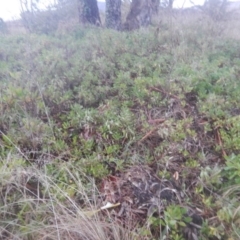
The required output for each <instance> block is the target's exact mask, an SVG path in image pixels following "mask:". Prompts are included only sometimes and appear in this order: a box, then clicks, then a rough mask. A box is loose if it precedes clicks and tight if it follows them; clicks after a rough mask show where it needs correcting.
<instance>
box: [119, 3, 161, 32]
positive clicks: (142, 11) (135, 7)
mask: <svg viewBox="0 0 240 240" xmlns="http://www.w3.org/2000/svg"><path fill="white" fill-rule="evenodd" d="M157 2H159V1H157V0H132V2H131V5H130V11H129V13H128V15H127V18H126V22H125V23H124V27H123V28H124V29H125V30H134V29H138V28H140V27H146V26H148V25H150V24H151V20H152V14H153V12H154V11H156V9H155V7H156V4H157Z"/></svg>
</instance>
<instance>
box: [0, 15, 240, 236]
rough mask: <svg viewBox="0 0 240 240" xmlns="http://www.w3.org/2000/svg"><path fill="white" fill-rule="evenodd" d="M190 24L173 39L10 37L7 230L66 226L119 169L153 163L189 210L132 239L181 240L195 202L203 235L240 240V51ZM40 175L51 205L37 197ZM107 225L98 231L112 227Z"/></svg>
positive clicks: (172, 209)
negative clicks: (32, 191)
mask: <svg viewBox="0 0 240 240" xmlns="http://www.w3.org/2000/svg"><path fill="white" fill-rule="evenodd" d="M46 14H47V12H46ZM188 24H189V25H187V26H188V27H186V28H184V27H183V28H181V30H179V29H175V30H176V31H175V30H174V31H172V32H171V31H170V30H169V29H170V26H168V27H169V28H165V29H160V30H156V29H155V28H154V27H152V28H149V29H141V30H139V31H135V32H131V33H120V32H113V31H110V30H106V29H95V28H88V29H84V28H79V29H77V30H75V31H74V32H72V33H71V34H69V35H61V34H56V35H54V34H52V36H46V35H35V34H30V35H26V36H18V35H17V36H8V35H4V36H2V38H1V43H0V111H1V116H0V157H1V162H0V168H1V169H0V170H1V171H0V177H1V178H0V180H1V181H0V182H1V184H0V191H1V194H0V204H1V206H0V208H1V209H2V211H1V212H0V215H1V216H0V219H6V221H5V222H4V221H3V220H1V221H0V226H1V227H3V228H6V229H7V231H8V232H12V233H13V234H14V236H15V235H16V236H17V238H22V239H24V238H25V239H31V238H38V239H40V238H44V237H46V236H44V234H45V233H44V234H43V235H42V232H41V230H40V229H41V228H42V229H43V230H44V231H45V230H46V229H50V230H48V231H51V232H54V231H55V230H56V229H59V231H62V229H66V228H67V229H68V226H66V225H64V224H65V223H67V222H68V220H69V219H70V222H71V224H73V223H74V222H76V219H78V220H79V219H81V217H79V215H77V214H79V212H80V213H81V211H84V210H85V208H93V205H94V203H95V202H98V201H97V199H98V200H99V195H98V193H97V194H96V192H97V190H96V189H95V187H96V186H95V185H94V184H93V183H94V182H96V184H97V185H98V186H99V187H100V188H101V182H102V179H105V178H106V177H107V175H109V174H110V175H111V174H113V172H114V171H115V172H118V171H124V170H125V169H126V168H128V167H129V165H130V166H132V165H138V164H148V165H149V166H151V167H152V171H153V172H155V173H156V174H157V175H158V177H159V178H160V179H164V181H169V182H171V183H172V185H173V186H174V188H175V187H176V189H177V190H176V191H179V192H181V194H180V193H179V198H181V202H182V205H181V206H179V205H174V204H173V203H171V204H170V205H168V206H163V209H162V211H161V212H160V213H159V216H158V217H156V216H155V215H153V216H152V217H151V218H150V220H149V221H150V229H149V228H148V226H146V224H145V223H143V221H142V222H140V223H139V227H138V226H136V229H134V230H133V232H134V234H133V235H134V238H135V239H138V238H139V239H140V237H139V236H147V237H148V238H149V239H150V238H154V236H160V235H161V234H162V236H163V237H168V238H169V239H184V234H183V232H184V231H185V228H188V226H189V224H190V222H191V219H189V217H188V215H187V212H186V209H188V206H191V207H192V208H193V209H198V210H199V212H200V213H201V217H202V218H204V219H203V220H204V224H203V225H202V226H201V227H202V229H201V231H200V230H199V233H198V235H199V239H201V238H202V239H209V238H211V237H215V238H218V239H221V238H224V237H225V236H227V235H228V236H229V238H230V237H232V238H234V237H236V235H237V234H238V229H239V212H240V211H239V206H238V202H239V190H238V187H239V184H240V178H239V176H240V173H239V171H240V170H239V169H240V166H239V153H240V152H239V150H240V149H239V146H240V143H239V139H240V138H239V132H240V129H239V128H240V125H239V117H238V116H239V101H240V99H239V96H240V95H239V90H240V83H239V77H240V67H239V66H240V64H239V57H240V55H239V52H240V44H239V41H235V40H233V39H231V40H229V39H228V38H226V37H225V36H221V37H220V36H219V35H216V34H215V33H216V31H218V30H219V29H217V26H214V27H213V30H212V29H211V30H209V28H210V27H208V22H204V23H203V24H202V25H197V24H199V22H194V23H192V25H190V23H188ZM196 26H197V27H196ZM39 27H40V26H39ZM215 28H216V29H215ZM41 31H42V30H40V32H41ZM44 31H45V30H44ZM157 31H160V33H159V34H158V32H157ZM110 163H114V164H115V167H114V169H111V168H110V167H109V165H110ZM35 165H36V166H37V167H38V168H35V167H34V166H35ZM21 177H22V178H21ZM33 179H37V180H38V182H39V184H40V185H41V187H40V190H41V191H42V195H43V196H44V197H43V199H44V200H43V202H44V203H43V204H42V202H41V201H40V200H39V199H38V200H39V201H37V200H36V199H35V198H34V197H32V198H29V195H28V193H29V192H28V188H27V186H28V185H27V184H28V183H29V184H30V183H32V181H33ZM20 180H21V181H20ZM16 183H17V185H16ZM16 186H17V187H16ZM95 191H96V192H95ZM94 194H95V195H94ZM93 195H94V196H93ZM35 197H36V196H35ZM124 197H125V196H124ZM227 198H229V202H227V201H226V199H227ZM120 199H121V198H120ZM50 200H51V201H50ZM36 202H37V203H36ZM76 202H78V203H79V205H78V206H77V207H76ZM71 207H73V208H74V210H71ZM81 208H83V209H84V210H82V209H81ZM79 209H80V210H79ZM81 214H82V215H81ZM81 214H80V215H81V216H83V213H81ZM140 215H141V214H140ZM76 216H77V217H76ZM105 217H106V215H103V216H101V221H103V222H104V223H103V222H101V224H100V225H101V226H105V225H104V224H109V223H110V222H111V221H112V220H111V221H110V219H107V217H106V218H105ZM13 219H16V220H15V221H16V224H15V225H14V224H12V225H10V224H8V223H9V222H12V221H13ZM56 219H57V220H56ZM59 219H60V220H62V219H63V220H62V222H64V224H63V225H61V226H60V227H59V226H58V225H57V224H60V223H59V222H58V221H60V220H59ZM54 221H57V223H56V225H54V227H53V228H54V231H52V228H50V227H49V226H52V225H53V222H54ZM89 222H90V221H88V223H89ZM84 223H86V222H84ZM98 223H99V222H98ZM89 224H90V223H89ZM114 224H115V223H114ZM140 225H141V226H140ZM207 225H208V226H207ZM44 226H45V228H44ZM48 227H49V228H48ZM55 227H56V228H55ZM78 227H79V225H78ZM117 227H119V226H117ZM119 228H121V229H122V226H121V227H119ZM32 229H37V230H36V231H35V232H34V231H33V230H32ZM90 229H95V228H91V227H90ZM123 229H124V231H125V230H126V229H125V228H123ZM31 230H32V231H31ZM68 230H69V232H71V231H72V232H73V230H72V229H71V230H70V229H68ZM118 230H119V229H118ZM118 230H116V231H113V232H118ZM119 231H120V230H119ZM104 232H106V231H104ZM48 234H50V235H51V233H49V232H48ZM74 234H75V233H74ZM141 234H142V235H141ZM133 235H131V236H133ZM135 235H136V236H135ZM51 236H52V235H51ZM64 236H66V235H64ZM69 236H70V235H67V236H66V237H65V238H66V239H67V238H69ZM82 236H85V235H84V234H83V235H81V237H80V238H82ZM86 236H88V235H86ZM98 236H99V239H108V238H113V236H111V237H107V238H104V237H103V235H98ZM104 236H105V237H106V235H104ZM55 237H56V236H55ZM71 237H72V235H71ZM10 238H14V237H12V236H10V237H9V239H10ZM49 238H51V237H49ZM63 238H64V237H63ZM87 238H89V239H94V238H93V237H92V236H91V237H87ZM53 239H54V237H53ZM119 239H127V238H124V237H119Z"/></svg>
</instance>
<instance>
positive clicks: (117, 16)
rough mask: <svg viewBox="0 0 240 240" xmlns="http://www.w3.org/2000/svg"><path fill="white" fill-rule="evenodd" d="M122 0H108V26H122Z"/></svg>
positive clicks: (115, 27) (114, 27) (113, 27)
mask: <svg viewBox="0 0 240 240" xmlns="http://www.w3.org/2000/svg"><path fill="white" fill-rule="evenodd" d="M121 3H122V2H121V0H106V27H107V28H112V29H115V30H120V28H121Z"/></svg>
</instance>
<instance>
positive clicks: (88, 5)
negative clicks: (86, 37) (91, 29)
mask: <svg viewBox="0 0 240 240" xmlns="http://www.w3.org/2000/svg"><path fill="white" fill-rule="evenodd" d="M79 21H80V23H83V24H86V23H90V24H94V25H97V26H99V25H101V19H100V15H99V10H98V5H97V0H79Z"/></svg>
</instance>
